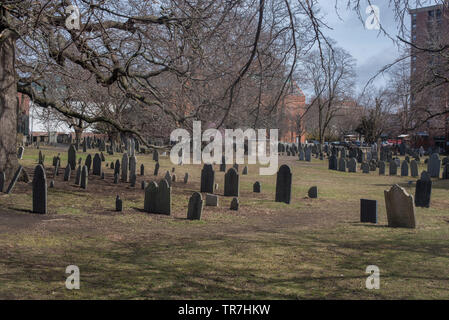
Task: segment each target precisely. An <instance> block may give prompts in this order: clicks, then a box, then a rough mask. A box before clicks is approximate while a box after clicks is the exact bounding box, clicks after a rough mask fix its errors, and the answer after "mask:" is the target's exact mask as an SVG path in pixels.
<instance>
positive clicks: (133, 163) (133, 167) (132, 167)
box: [129, 156, 137, 177]
mask: <svg viewBox="0 0 449 320" xmlns="http://www.w3.org/2000/svg"><path fill="white" fill-rule="evenodd" d="M136 175H137V158H136V156H131V157H129V176H130V177H132V176H136Z"/></svg>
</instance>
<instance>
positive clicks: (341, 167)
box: [338, 158, 346, 172]
mask: <svg viewBox="0 0 449 320" xmlns="http://www.w3.org/2000/svg"><path fill="white" fill-rule="evenodd" d="M338 171H341V172H346V159H345V158H340V159H338Z"/></svg>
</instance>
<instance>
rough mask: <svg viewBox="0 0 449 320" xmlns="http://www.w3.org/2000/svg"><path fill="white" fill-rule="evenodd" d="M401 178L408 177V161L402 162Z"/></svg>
mask: <svg viewBox="0 0 449 320" xmlns="http://www.w3.org/2000/svg"><path fill="white" fill-rule="evenodd" d="M401 177H408V162H407V161H402V164H401Z"/></svg>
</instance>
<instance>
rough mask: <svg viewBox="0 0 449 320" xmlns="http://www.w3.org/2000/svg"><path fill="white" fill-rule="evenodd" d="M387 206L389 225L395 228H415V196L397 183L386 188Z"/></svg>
mask: <svg viewBox="0 0 449 320" xmlns="http://www.w3.org/2000/svg"><path fill="white" fill-rule="evenodd" d="M384 194H385V207H386V210H387V219H388V226H389V227H393V228H415V227H416V220H415V205H414V201H413V196H411V195H409V194H408V193H407V191H405V189H404V188H401V187H400V186H398V185H397V184H395V185H394V186H392V187H391V189H390V190H389V191H388V190H385V191H384Z"/></svg>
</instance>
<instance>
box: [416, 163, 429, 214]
mask: <svg viewBox="0 0 449 320" xmlns="http://www.w3.org/2000/svg"><path fill="white" fill-rule="evenodd" d="M431 196H432V179H431V178H430V175H429V174H428V173H427V172H426V171H423V172H422V173H421V179H419V180H418V181H416V187H415V206H417V207H422V208H429V207H430V198H431Z"/></svg>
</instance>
